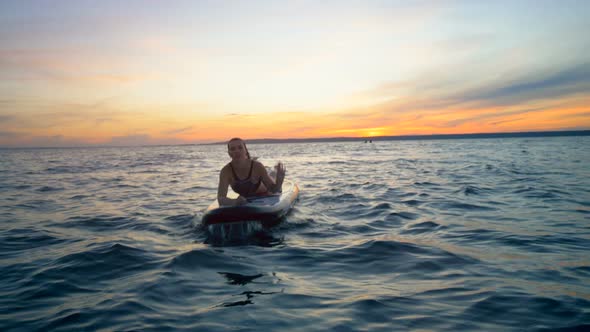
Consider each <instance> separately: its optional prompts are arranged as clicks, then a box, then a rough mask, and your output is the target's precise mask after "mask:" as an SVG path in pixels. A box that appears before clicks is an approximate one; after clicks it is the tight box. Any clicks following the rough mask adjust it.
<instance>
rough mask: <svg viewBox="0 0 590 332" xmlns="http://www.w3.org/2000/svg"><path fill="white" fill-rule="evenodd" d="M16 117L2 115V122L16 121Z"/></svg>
mask: <svg viewBox="0 0 590 332" xmlns="http://www.w3.org/2000/svg"><path fill="white" fill-rule="evenodd" d="M15 119H16V117H15V116H14V115H3V114H0V122H9V121H14V120H15Z"/></svg>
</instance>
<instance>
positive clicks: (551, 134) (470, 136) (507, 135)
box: [198, 130, 590, 145]
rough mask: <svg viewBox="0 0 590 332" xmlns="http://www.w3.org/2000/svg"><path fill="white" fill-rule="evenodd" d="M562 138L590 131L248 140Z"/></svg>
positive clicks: (251, 141) (254, 141)
mask: <svg viewBox="0 0 590 332" xmlns="http://www.w3.org/2000/svg"><path fill="white" fill-rule="evenodd" d="M561 136H590V130H567V131H531V132H513V133H475V134H434V135H399V136H372V137H327V138H283V139H281V138H259V139H246V141H247V143H248V144H274V143H321V142H364V141H367V142H368V141H373V142H375V141H412V140H439V139H480V138H518V137H561ZM226 143H227V141H225V142H214V143H203V144H198V145H216V144H226Z"/></svg>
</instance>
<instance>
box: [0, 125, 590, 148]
mask: <svg viewBox="0 0 590 332" xmlns="http://www.w3.org/2000/svg"><path fill="white" fill-rule="evenodd" d="M564 136H590V129H580V130H548V131H518V132H492V133H465V134H419V135H386V136H363V137H349V136H341V137H309V138H253V139H244V141H246V142H248V144H280V143H321V142H328V143H331V142H354V141H359V142H363V141H364V142H365V143H366V142H367V141H404V140H407V141H410V140H438V139H489V138H517V137H564ZM226 143H227V141H219V142H211V143H179V144H143V145H141V144H138V145H100V144H96V145H73V146H22V147H19V146H0V149H4V150H14V149H77V148H124V147H158V146H193V145H219V144H226Z"/></svg>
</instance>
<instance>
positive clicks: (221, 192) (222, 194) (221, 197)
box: [217, 168, 247, 206]
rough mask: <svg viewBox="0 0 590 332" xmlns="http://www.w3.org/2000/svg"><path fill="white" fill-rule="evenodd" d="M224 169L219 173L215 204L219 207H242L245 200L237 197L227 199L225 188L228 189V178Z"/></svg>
mask: <svg viewBox="0 0 590 332" xmlns="http://www.w3.org/2000/svg"><path fill="white" fill-rule="evenodd" d="M225 170H226V169H225V168H224V169H222V170H221V172H220V173H219V185H218V186H217V203H219V206H231V205H242V204H245V203H246V202H247V200H246V199H245V198H244V197H242V196H238V198H236V199H232V198H229V197H227V188H228V187H229V182H230V177H229V176H228V174H227V172H226V171H225Z"/></svg>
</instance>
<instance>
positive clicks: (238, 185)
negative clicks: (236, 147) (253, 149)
mask: <svg viewBox="0 0 590 332" xmlns="http://www.w3.org/2000/svg"><path fill="white" fill-rule="evenodd" d="M229 167H231V172H232V173H233V175H234V181H233V182H232V183H230V186H231V188H232V189H233V191H235V192H236V193H238V194H240V195H242V196H243V197H250V196H255V195H256V190H258V187H260V184H261V183H262V177H260V178H258V182H256V183H254V182H252V181H251V179H250V178H251V177H252V169H253V168H254V160H252V162H251V163H250V172H249V173H248V176H247V177H246V178H245V179H243V180H240V178H239V177H238V175H237V174H236V171H235V170H234V167H233V166H232V164H231V163H230V164H229Z"/></svg>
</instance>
